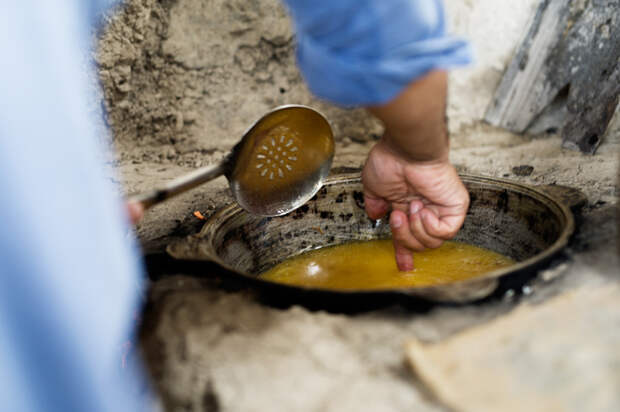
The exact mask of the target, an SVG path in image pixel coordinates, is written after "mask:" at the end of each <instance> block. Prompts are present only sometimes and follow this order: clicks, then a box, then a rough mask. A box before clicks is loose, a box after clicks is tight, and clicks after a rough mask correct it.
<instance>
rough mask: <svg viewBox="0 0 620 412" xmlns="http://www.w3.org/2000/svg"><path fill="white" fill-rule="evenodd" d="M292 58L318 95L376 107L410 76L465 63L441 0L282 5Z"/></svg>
mask: <svg viewBox="0 0 620 412" xmlns="http://www.w3.org/2000/svg"><path fill="white" fill-rule="evenodd" d="M285 3H286V4H287V6H288V8H289V11H290V13H291V15H292V17H293V21H294V26H295V30H296V34H297V60H298V64H299V66H300V69H301V71H302V74H303V76H304V78H305V80H306V82H307V83H308V85H309V87H310V89H311V90H312V91H313V93H315V94H316V95H317V96H318V97H320V98H323V99H326V100H329V101H331V102H334V103H336V104H340V105H344V106H360V105H375V104H382V103H386V102H388V101H390V100H391V99H393V98H394V97H395V96H396V95H397V94H398V93H399V92H400V91H401V90H402V89H403V88H404V87H405V86H407V85H408V84H409V83H411V82H412V81H414V80H415V79H416V78H418V77H420V76H422V75H424V74H426V73H428V72H429V71H432V70H437V69H449V68H452V67H455V66H460V65H464V64H467V63H469V62H470V60H471V52H470V48H469V45H468V43H467V42H466V41H464V40H462V39H459V38H457V37H453V36H450V35H448V34H447V33H446V25H445V15H444V10H443V7H442V4H441V2H440V0H390V1H383V0H338V1H334V0H331V1H326V0H314V1H308V0H285Z"/></svg>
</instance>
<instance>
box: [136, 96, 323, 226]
mask: <svg viewBox="0 0 620 412" xmlns="http://www.w3.org/2000/svg"><path fill="white" fill-rule="evenodd" d="M333 157H334V136H333V133H332V129H331V127H330V125H329V123H328V122H327V120H326V119H325V117H324V116H323V115H322V114H320V113H319V112H317V111H316V110H314V109H312V108H310V107H307V106H301V105H287V106H280V107H277V108H275V109H273V110H272V111H270V112H268V113H267V114H265V115H264V116H263V117H261V118H260V119H259V120H257V121H256V122H255V123H254V124H253V125H252V126H251V127H250V128H249V129H248V130H247V131H246V132H245V134H244V135H243V137H242V138H241V141H240V142H239V143H237V145H235V147H234V148H233V149H232V151H231V153H230V154H229V155H228V156H226V158H225V159H224V160H223V161H222V162H221V163H219V164H217V165H211V166H206V167H203V168H201V169H198V170H196V171H195V172H193V173H190V174H188V175H186V176H182V177H179V178H177V179H175V180H173V181H172V182H170V183H168V184H167V185H166V186H164V187H162V188H161V189H156V190H153V191H150V192H146V193H142V194H138V195H135V196H132V197H130V202H134V203H141V204H142V205H143V206H144V208H145V209H148V208H149V207H151V206H153V205H155V204H157V203H159V202H162V201H164V200H166V199H169V198H171V197H173V196H176V195H178V194H180V193H183V192H185V191H187V190H190V189H192V188H194V187H196V186H198V185H201V184H203V183H206V182H208V181H210V180H213V179H215V178H216V177H219V176H221V175H225V176H226V178H227V179H228V182H229V185H230V189H231V191H232V195H233V197H234V198H235V200H236V201H237V202H238V203H239V205H240V206H241V207H242V208H244V209H245V210H247V211H248V212H250V213H252V214H255V215H261V216H280V215H284V214H286V213H289V212H291V211H292V210H295V209H296V208H298V207H299V206H301V205H303V204H304V203H305V202H307V201H308V200H309V199H310V198H311V197H312V196H314V195H315V194H316V192H317V191H318V190H319V189H320V188H321V185H322V182H323V179H324V178H325V177H327V174H328V173H329V169H330V167H331V163H332V160H333Z"/></svg>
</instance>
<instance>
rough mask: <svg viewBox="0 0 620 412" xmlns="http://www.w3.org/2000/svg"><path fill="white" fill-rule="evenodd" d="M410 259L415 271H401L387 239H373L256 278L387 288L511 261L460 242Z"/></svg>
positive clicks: (472, 273) (454, 277) (447, 278)
mask: <svg viewBox="0 0 620 412" xmlns="http://www.w3.org/2000/svg"><path fill="white" fill-rule="evenodd" d="M413 260H414V265H415V269H414V270H412V271H410V272H400V271H399V270H398V268H397V267H396V262H395V260H394V247H393V245H392V241H391V240H389V239H388V240H373V241H367V242H355V243H348V244H344V245H339V246H333V247H328V248H323V249H317V250H313V251H310V252H308V253H304V254H302V255H300V256H297V257H294V258H292V259H289V260H287V261H284V262H282V263H280V264H279V265H277V266H275V267H273V268H272V269H270V270H268V271H267V272H264V273H263V274H261V275H260V277H261V278H262V279H266V280H270V281H274V282H279V283H287V284H292V285H297V286H306V287H315V288H322V289H349V290H351V289H388V288H402V287H415V286H430V285H438V284H443V283H449V282H453V281H459V280H465V279H469V278H473V277H476V276H478V275H480V274H483V273H485V272H489V271H491V270H495V269H499V268H502V267H505V266H509V265H511V264H513V263H515V262H514V261H513V260H512V259H510V258H508V257H505V256H503V255H500V254H499V253H495V252H492V251H490V250H487V249H483V248H480V247H477V246H473V245H469V244H466V243H460V242H445V243H444V244H443V245H442V246H441V247H440V248H438V249H433V250H426V251H424V252H419V253H418V252H416V253H414V254H413Z"/></svg>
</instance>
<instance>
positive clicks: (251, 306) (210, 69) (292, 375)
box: [96, 0, 620, 411]
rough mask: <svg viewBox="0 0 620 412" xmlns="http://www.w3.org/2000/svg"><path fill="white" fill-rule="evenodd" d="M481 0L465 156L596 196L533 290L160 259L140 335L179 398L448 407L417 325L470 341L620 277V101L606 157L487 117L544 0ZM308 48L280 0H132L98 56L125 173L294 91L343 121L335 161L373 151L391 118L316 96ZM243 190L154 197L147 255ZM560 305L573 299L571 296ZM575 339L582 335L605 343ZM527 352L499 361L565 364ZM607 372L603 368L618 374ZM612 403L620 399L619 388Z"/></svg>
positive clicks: (177, 154)
mask: <svg viewBox="0 0 620 412" xmlns="http://www.w3.org/2000/svg"><path fill="white" fill-rule="evenodd" d="M472 3H473V2H471V1H469V0H450V1H447V7H448V11H449V12H450V13H451V14H450V16H451V24H452V26H453V27H454V28H455V30H456V31H457V32H459V33H462V34H468V36H469V37H471V38H472V39H473V42H474V44H475V48H476V52H477V54H478V64H477V65H476V66H475V67H473V68H470V69H466V70H460V71H456V72H454V73H453V74H452V78H451V89H450V93H451V96H450V108H449V117H450V130H451V134H452V152H451V157H452V160H453V162H454V163H455V164H456V165H457V167H458V168H459V170H460V171H461V172H465V173H472V174H481V175H485V176H494V177H503V178H509V179H513V180H515V181H519V182H523V183H529V184H534V185H537V184H549V183H557V184H563V185H568V186H572V187H577V188H579V189H581V190H582V191H583V192H584V193H585V194H586V195H587V197H588V200H589V205H588V206H587V207H586V209H585V210H584V212H583V222H582V224H581V226H580V231H579V233H578V235H577V236H576V237H575V239H574V241H573V242H572V243H571V246H570V252H569V256H570V259H569V260H567V261H564V262H556V263H555V264H554V265H553V267H552V268H551V269H549V270H547V271H544V272H542V273H540V274H539V276H538V278H537V279H536V280H535V281H534V282H533V283H532V284H531V285H529V288H527V289H526V290H525V291H526V293H525V294H521V293H519V292H520V291H516V292H517V293H516V294H515V296H506V298H505V299H503V300H500V301H494V302H487V303H484V304H480V305H467V306H463V307H437V308H434V309H432V310H430V311H428V312H425V313H417V312H414V311H412V310H410V309H407V308H403V307H400V306H394V307H386V308H382V309H379V310H375V311H370V312H365V313H360V314H356V315H344V314H332V313H327V312H321V311H318V312H316V311H309V310H307V309H305V308H302V307H297V306H294V307H290V308H286V309H281V308H275V307H272V306H269V305H265V304H264V302H262V300H261V298H260V296H258V295H257V294H256V293H255V292H254V291H252V290H245V289H241V290H239V289H234V290H230V289H229V288H223V287H221V281H220V279H219V278H218V273H217V271H216V270H210V271H209V272H208V273H204V276H200V277H196V276H188V274H187V273H183V272H182V271H175V270H174V268H172V269H170V268H168V269H167V271H166V274H165V275H164V274H162V273H160V272H161V271H159V270H157V268H155V269H153V271H152V272H153V273H151V275H152V276H153V278H154V279H156V280H154V281H153V282H152V283H151V288H150V291H149V304H148V306H147V311H146V313H145V314H144V325H143V328H142V336H143V339H142V343H143V348H144V352H145V358H146V360H147V364H148V366H149V369H150V371H151V372H152V376H153V382H154V384H155V386H156V388H157V389H158V391H159V393H160V396H161V398H162V400H163V402H164V405H165V406H166V409H167V410H173V411H177V410H179V411H181V410H193V411H220V410H221V411H268V410H294V411H336V410H339V411H341V410H362V411H363V410H372V411H410V410H429V411H436V410H447V409H446V406H445V405H444V404H443V403H442V401H441V399H437V398H436V397H434V396H432V394H431V393H430V392H429V391H428V388H425V386H424V384H423V381H422V380H420V379H418V377H417V376H416V375H415V374H413V373H412V369H411V368H410V367H409V365H408V364H407V363H406V358H405V352H404V345H405V344H406V343H407V342H409V341H411V340H412V339H415V340H417V341H420V342H424V343H426V344H430V345H432V344H439V343H442V344H445V347H449V348H454V347H455V346H458V341H456V343H455V342H452V341H451V340H452V339H457V338H458V336H459V334H460V333H464V332H467V331H468V330H470V329H472V328H474V327H476V328H484V327H485V325H487V324H491V323H492V322H491V321H492V320H494V319H498V318H499V319H502V318H503V317H504V316H505V315H506V314H507V313H508V312H512V311H513V310H514V309H515V308H518V307H521V306H522V305H533V307H534V310H535V308H536V307H537V305H538V306H540V307H541V308H543V307H544V305H546V304H547V303H548V302H549V301H551V300H552V299H553V298H554V297H557V296H562V295H563V294H565V293H574V292H575V291H580V293H582V292H581V291H582V290H585V292H583V293H589V292H588V290H591V288H592V287H593V285H597V286H599V285H602V286H603V287H605V286H606V285H611V284H617V283H618V282H619V279H618V278H619V273H618V267H619V266H618V264H619V261H618V248H617V231H618V222H617V217H616V210H615V206H616V205H617V204H618V197H619V196H620V188H619V186H618V164H619V157H618V153H620V116H616V120H615V122H614V124H613V125H612V127H610V129H609V131H608V133H607V135H606V136H605V138H604V142H603V144H602V145H601V146H600V148H599V150H598V152H597V154H596V155H594V156H584V155H582V154H580V153H576V152H571V151H566V150H563V149H561V139H560V137H559V136H557V135H554V134H543V135H537V136H517V135H514V134H511V133H508V132H505V131H502V130H499V129H496V128H493V127H491V126H488V125H485V124H483V123H481V122H480V121H479V119H480V118H481V117H482V114H483V113H484V109H485V108H486V105H487V104H488V101H489V100H490V98H491V96H492V93H493V90H494V88H495V86H496V85H497V82H498V81H499V79H500V77H501V73H502V70H503V68H504V67H505V64H506V62H507V60H508V58H509V57H510V54H511V53H512V50H514V47H516V45H517V44H518V41H519V38H520V37H521V35H522V32H523V30H524V27H525V22H526V21H527V19H528V18H529V16H530V15H531V13H532V11H533V7H534V6H535V4H536V1H534V0H528V1H524V2H520V3H519V5H518V6H517V5H516V4H515V2H503V3H502V7H500V8H494V5H495V4H496V2H495V1H493V0H488V1H481V2H478V3H480V4H476V5H473V4H472ZM498 28H501V30H499V29H498ZM489 33H499V34H498V35H497V36H489ZM293 47H294V46H293V38H292V34H291V28H290V24H289V22H288V19H287V18H286V15H285V12H284V10H283V9H282V8H281V7H280V6H279V5H278V3H277V2H276V1H275V0H269V1H263V2H248V1H244V0H230V1H224V0H210V1H205V0H176V1H171V0H166V1H155V0H131V1H128V2H127V5H126V7H125V8H124V9H123V10H121V11H120V13H119V14H116V15H113V16H111V17H110V19H109V21H108V22H107V28H106V30H105V31H104V32H103V34H102V36H101V40H100V42H99V46H98V53H97V57H96V58H97V63H98V66H99V73H100V77H101V80H102V85H103V92H104V103H105V107H106V109H107V113H108V116H107V118H106V122H107V123H108V124H109V126H110V127H111V129H112V131H113V140H114V144H115V147H116V149H117V153H118V156H117V160H113V161H110V162H109V166H110V170H111V173H115V174H116V175H117V176H120V177H119V178H117V179H118V181H119V186H120V187H121V189H120V190H123V191H124V192H126V193H132V192H137V191H142V190H146V189H151V188H153V187H156V186H157V185H160V184H162V183H165V182H167V181H169V180H170V179H172V178H173V177H175V176H178V175H181V174H183V173H186V172H189V171H191V170H193V169H194V168H196V167H199V166H203V165H207V164H212V163H214V162H217V161H218V160H221V159H222V158H223V156H224V155H225V154H226V153H227V151H228V150H229V149H230V147H231V146H232V145H233V144H234V143H235V142H236V141H237V139H238V138H239V136H241V134H242V133H243V131H244V130H245V128H246V127H247V126H248V125H249V124H250V123H252V122H253V121H254V120H255V119H256V118H258V117H259V116H260V115H261V114H262V113H263V112H265V111H266V110H268V109H269V108H271V107H274V106H276V105H279V104H285V103H301V104H309V105H312V106H314V107H317V108H319V109H320V110H321V111H322V112H324V113H325V114H326V116H327V117H328V118H329V120H330V121H331V122H332V124H333V126H334V130H335V133H336V141H337V148H336V153H337V154H336V158H335V163H334V166H335V167H339V166H346V167H356V168H357V167H360V166H361V165H362V164H363V162H364V159H365V155H366V153H367V152H368V150H369V148H370V147H371V145H372V144H373V142H374V141H375V140H376V139H377V138H378V137H379V136H380V133H381V129H380V126H379V125H378V124H377V123H376V122H375V121H374V120H373V119H371V118H369V117H368V116H367V115H366V114H365V113H364V112H363V111H361V110H343V109H340V108H337V107H333V106H331V105H329V104H327V103H324V102H321V101H317V100H316V99H314V98H313V97H312V96H311V94H310V93H309V92H308V91H307V89H306V88H305V86H304V84H303V81H302V79H301V77H300V75H299V73H298V71H297V69H296V67H295V64H294V53H293ZM522 165H529V166H532V167H533V171H532V173H531V174H530V175H528V176H521V175H519V174H518V173H516V172H515V170H513V169H514V168H515V167H518V166H522ZM231 202H232V200H231V197H230V195H229V193H228V188H227V182H226V180H225V179H224V178H220V179H218V180H216V181H214V182H211V183H209V184H208V185H206V186H204V187H202V188H200V189H197V190H194V191H192V192H190V193H187V194H184V195H182V196H179V197H178V198H176V199H174V200H171V201H169V202H167V203H166V204H163V205H160V206H157V207H155V208H153V209H152V210H150V211H149V212H148V214H147V215H146V217H145V219H144V220H143V221H142V222H141V223H140V224H139V225H138V226H137V231H136V232H137V236H138V238H139V239H140V242H141V243H142V245H143V249H144V252H145V254H149V255H150V254H156V253H161V251H162V250H163V248H164V247H165V246H166V245H167V244H168V243H169V242H171V241H172V240H175V239H178V238H181V237H184V236H186V235H189V234H192V233H195V232H196V231H198V230H199V229H200V227H201V225H202V222H201V221H200V220H198V219H196V218H195V217H194V216H193V215H192V212H193V211H195V210H200V211H201V212H202V213H203V214H204V215H207V216H208V215H209V214H211V213H212V212H213V211H215V210H216V209H217V208H219V207H221V206H223V205H226V204H229V203H231ZM616 302H617V303H616V305H615V306H613V305H611V306H607V307H606V308H605V310H603V311H601V312H600V318H601V319H606V311H610V310H615V311H618V310H620V300H617V301H616ZM575 310H577V309H575ZM592 310H593V311H595V310H596V308H592ZM552 312H553V311H552ZM516 313H519V312H516ZM597 314H598V312H597ZM557 316H558V317H566V316H571V313H570V307H569V309H567V313H557ZM588 325H590V326H589V329H588V330H587V334H591V335H592V336H596V335H604V336H605V337H606V338H607V339H606V341H605V342H611V343H608V344H606V346H603V350H607V351H609V353H610V359H611V361H617V358H613V357H611V354H612V353H613V352H614V350H615V348H617V344H620V337H619V336H618V335H617V332H615V331H613V330H611V329H613V328H609V327H607V326H606V323H605V322H598V323H597V322H590V323H588ZM531 333H532V336H531V339H532V340H543V341H544V340H545V338H546V336H545V330H544V328H543V329H542V330H541V329H533V331H532V332H531ZM480 335H481V336H485V335H484V333H481V334H480ZM549 341H550V345H551V344H557V342H556V341H554V340H551V339H550V340H549ZM451 342H452V343H451ZM554 342H555V343H554ZM612 343H615V344H612ZM563 344H565V345H569V349H572V350H577V351H578V350H579V349H580V348H581V347H582V346H585V347H588V345H589V343H588V342H587V340H586V342H583V341H580V342H579V343H575V345H581V346H579V347H573V348H570V345H571V343H570V342H563ZM593 347H596V348H600V345H599V346H593ZM564 349H566V348H564ZM564 349H561V348H558V350H564ZM529 359H531V357H530V358H528V357H526V356H520V355H519V353H511V354H510V356H508V355H507V356H505V357H504V358H502V359H500V360H498V364H497V365H498V367H501V365H502V362H504V363H505V365H506V369H507V370H508V369H509V368H508V366H509V365H516V364H523V365H525V366H524V367H527V368H531V373H532V376H534V375H536V374H541V373H547V374H548V376H547V378H548V379H549V380H553V379H554V375H553V373H561V371H560V372H558V371H555V372H554V371H553V370H549V368H541V367H540V365H536V364H533V363H530V364H527V363H526V362H528V360H529ZM581 366H583V367H584V368H587V367H588V365H587V363H586V364H584V365H581ZM577 372H578V371H575V370H571V373H577ZM595 372H596V371H595ZM608 373H609V372H608V371H606V370H601V371H600V374H599V375H597V376H599V377H601V378H609V379H619V377H618V376H608V375H605V374H608ZM473 378H474V379H475V377H473ZM618 384H619V385H620V382H619V383H618ZM567 390H568V386H567ZM558 393H560V395H556V396H561V393H562V392H561V388H560V391H559V392H558ZM595 398H596V396H593V397H592V399H595ZM590 405H594V403H592V404H590ZM607 405H609V406H610V409H609V410H613V409H615V410H617V409H620V395H617V394H616V395H615V397H614V396H612V397H611V399H608V400H607ZM585 406H588V405H585ZM463 409H464V410H468V408H467V405H463ZM584 410H587V408H586V409H584Z"/></svg>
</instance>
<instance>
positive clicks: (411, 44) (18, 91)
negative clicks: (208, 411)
mask: <svg viewBox="0 0 620 412" xmlns="http://www.w3.org/2000/svg"><path fill="white" fill-rule="evenodd" d="M286 3H287V5H288V6H289V8H290V10H291V13H292V15H293V16H294V22H295V27H296V29H297V34H298V42H299V47H298V59H299V63H300V65H301V68H302V71H303V73H304V76H305V77H306V79H307V81H308V83H309V84H310V87H311V88H312V90H313V91H314V92H315V93H316V94H317V95H319V96H321V97H323V98H325V99H328V100H331V101H334V102H337V103H340V104H344V105H359V104H370V103H382V102H385V101H387V100H389V99H390V98H392V97H394V96H395V95H396V94H397V93H398V92H399V91H400V90H402V89H403V87H405V86H406V85H407V84H408V83H409V82H410V81H412V80H413V79H415V78H416V77H418V76H420V75H422V74H424V73H426V72H427V71H429V70H432V69H435V68H447V67H451V66H454V65H457V64H462V63H464V62H466V61H467V60H468V51H467V47H466V44H465V43H464V42H463V41H460V40H457V39H454V38H451V37H448V36H446V34H445V24H444V16H443V12H442V9H441V6H440V4H439V2H438V0H419V1H414V0H411V1H406V0H391V1H383V0H375V1H372V0H337V1H336V0H330V1H329V2H327V1H322V0H314V1H307V0H306V1H303V0H286ZM107 6H108V4H106V2H105V1H90V2H88V1H80V0H73V1H71V0H64V1H61V2H56V1H33V0H22V1H19V2H8V1H7V2H3V5H2V12H0V56H2V60H1V61H0V365H1V366H0V382H2V384H1V385H0V410H1V411H15V412H18V411H51V412H55V411H62V412H65V411H89V412H98V411H115V412H119V411H140V410H146V409H148V407H149V406H150V405H149V404H148V403H145V402H144V401H143V398H142V397H141V396H140V395H139V390H140V388H139V387H142V385H143V382H142V380H143V379H142V376H141V371H140V369H139V368H137V367H135V365H133V366H132V365H130V366H129V367H127V368H125V369H123V368H121V362H122V349H123V346H122V344H123V342H125V341H126V340H127V337H128V336H129V335H130V334H131V333H132V328H133V327H134V325H133V319H132V318H133V313H134V311H135V310H136V308H137V301H138V299H137V297H138V294H139V292H140V288H141V286H140V279H141V276H142V275H141V267H140V263H139V260H138V254H137V253H136V250H135V245H134V244H133V242H131V241H130V239H129V238H128V236H127V235H126V234H127V231H128V223H127V219H126V216H125V213H124V211H123V210H124V207H123V203H122V200H121V199H119V197H118V196H117V188H115V187H114V186H113V184H112V182H111V181H110V180H109V179H108V178H106V175H105V173H104V172H103V171H102V167H101V164H102V158H101V156H100V155H98V154H99V153H102V144H103V142H102V140H103V139H102V136H97V133H96V132H95V130H96V128H95V127H94V121H93V118H92V113H90V112H89V111H88V110H87V107H88V91H89V83H88V79H87V76H88V73H87V71H86V70H84V69H85V67H86V65H85V63H86V59H85V56H86V55H87V53H88V49H89V44H88V42H89V40H90V38H91V30H92V25H93V24H95V22H96V20H97V18H98V16H99V13H100V12H101V11H102V10H103V9H105V8H106V7H107ZM136 387H138V389H131V388H136Z"/></svg>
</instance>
